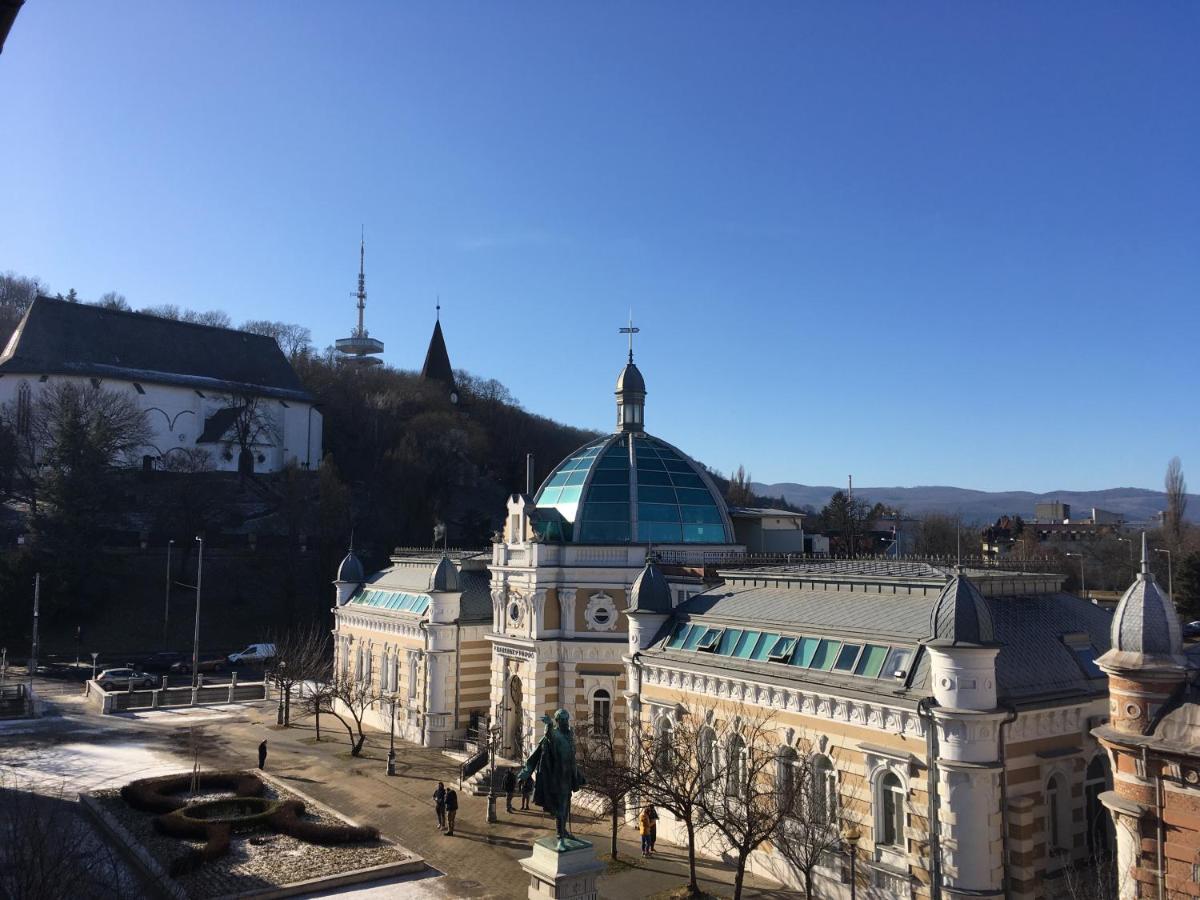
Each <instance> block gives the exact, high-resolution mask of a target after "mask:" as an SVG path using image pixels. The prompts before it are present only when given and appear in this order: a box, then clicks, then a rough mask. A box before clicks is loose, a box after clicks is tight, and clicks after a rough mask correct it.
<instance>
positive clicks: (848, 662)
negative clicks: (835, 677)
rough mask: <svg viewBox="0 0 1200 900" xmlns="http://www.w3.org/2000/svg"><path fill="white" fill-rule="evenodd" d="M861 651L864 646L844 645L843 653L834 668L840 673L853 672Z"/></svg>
mask: <svg viewBox="0 0 1200 900" xmlns="http://www.w3.org/2000/svg"><path fill="white" fill-rule="evenodd" d="M861 649H862V644H843V645H842V651H841V652H840V653H839V654H838V657H837V662H835V663H834V664H833V668H834V669H835V670H837V671H838V672H853V671H854V663H855V661H856V660H857V659H858V651H859V650H861Z"/></svg>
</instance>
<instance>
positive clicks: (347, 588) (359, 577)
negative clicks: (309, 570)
mask: <svg viewBox="0 0 1200 900" xmlns="http://www.w3.org/2000/svg"><path fill="white" fill-rule="evenodd" d="M365 583H366V573H365V571H364V569H363V564H362V562H361V561H360V560H359V558H358V556H356V555H355V553H354V541H353V540H351V541H350V547H349V548H348V549H347V550H346V556H345V558H343V559H342V561H341V563H340V564H339V565H338V570H337V578H335V579H334V580H333V587H334V591H335V592H336V600H337V605H338V606H344V605H345V604H346V603H347V602H348V601H349V600H350V598H351V597H353V596H354V592H355V591H357V590H358V589H359V588H360V587H362V586H363V584H365Z"/></svg>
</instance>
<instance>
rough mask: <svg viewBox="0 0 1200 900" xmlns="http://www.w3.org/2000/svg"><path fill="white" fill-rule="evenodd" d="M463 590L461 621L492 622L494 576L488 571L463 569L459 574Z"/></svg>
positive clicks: (460, 610)
mask: <svg viewBox="0 0 1200 900" xmlns="http://www.w3.org/2000/svg"><path fill="white" fill-rule="evenodd" d="M458 579H459V585H460V587H461V588H462V594H461V596H460V600H459V603H460V606H459V619H460V620H461V621H463V622H490V621H491V620H492V575H491V573H490V572H489V571H488V570H487V569H463V570H462V571H461V572H459V573H458Z"/></svg>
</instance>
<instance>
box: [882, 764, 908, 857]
mask: <svg viewBox="0 0 1200 900" xmlns="http://www.w3.org/2000/svg"><path fill="white" fill-rule="evenodd" d="M878 803H879V810H880V813H879V819H880V823H879V824H880V826H881V832H880V838H881V840H880V841H879V843H881V844H885V845H887V846H890V847H900V848H903V847H904V785H903V784H902V783H901V782H900V778H899V776H897V775H896V773H895V772H886V773H884V775H883V777H882V778H880V779H879V797H878Z"/></svg>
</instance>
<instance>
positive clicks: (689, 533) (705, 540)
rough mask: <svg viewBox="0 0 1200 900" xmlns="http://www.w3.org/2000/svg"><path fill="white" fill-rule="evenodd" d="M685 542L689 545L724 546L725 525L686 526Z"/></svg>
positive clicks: (684, 527) (684, 532)
mask: <svg viewBox="0 0 1200 900" xmlns="http://www.w3.org/2000/svg"><path fill="white" fill-rule="evenodd" d="M683 540H684V543H688V544H723V543H725V527H724V526H723V525H684V526H683Z"/></svg>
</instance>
